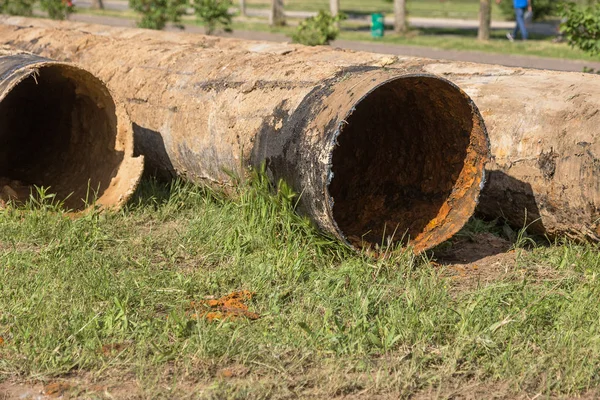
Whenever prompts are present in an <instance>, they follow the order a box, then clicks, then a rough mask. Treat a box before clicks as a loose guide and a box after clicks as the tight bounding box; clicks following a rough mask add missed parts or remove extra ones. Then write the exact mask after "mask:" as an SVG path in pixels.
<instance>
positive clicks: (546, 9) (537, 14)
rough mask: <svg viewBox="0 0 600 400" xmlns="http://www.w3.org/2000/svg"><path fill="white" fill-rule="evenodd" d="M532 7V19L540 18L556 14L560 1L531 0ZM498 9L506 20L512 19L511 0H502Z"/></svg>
mask: <svg viewBox="0 0 600 400" xmlns="http://www.w3.org/2000/svg"><path fill="white" fill-rule="evenodd" d="M531 3H532V4H531V6H532V7H533V19H534V20H536V21H537V20H541V19H544V18H545V17H549V16H556V15H558V13H559V10H560V3H559V1H557V0H531ZM500 10H501V11H502V14H503V15H504V16H505V17H506V19H507V20H511V21H514V19H515V9H514V8H513V2H512V0H502V1H501V2H500Z"/></svg>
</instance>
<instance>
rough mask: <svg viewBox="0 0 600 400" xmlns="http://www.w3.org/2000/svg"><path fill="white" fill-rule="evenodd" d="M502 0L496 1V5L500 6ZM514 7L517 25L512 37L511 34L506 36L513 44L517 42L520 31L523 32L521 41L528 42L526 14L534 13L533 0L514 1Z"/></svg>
mask: <svg viewBox="0 0 600 400" xmlns="http://www.w3.org/2000/svg"><path fill="white" fill-rule="evenodd" d="M501 1H502V0H496V3H498V4H500V2H501ZM513 7H514V8H515V17H516V19H517V24H516V25H515V29H514V30H513V33H512V35H511V34H510V32H509V33H507V34H506V37H507V38H508V40H510V41H511V42H512V41H513V40H515V38H516V37H517V34H518V33H519V31H521V39H523V40H527V28H526V27H525V13H526V12H528V13H530V14H531V13H533V8H532V7H531V0H513Z"/></svg>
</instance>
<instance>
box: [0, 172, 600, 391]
mask: <svg viewBox="0 0 600 400" xmlns="http://www.w3.org/2000/svg"><path fill="white" fill-rule="evenodd" d="M292 203H293V200H290V196H289V191H283V192H280V193H279V194H271V193H270V191H269V188H268V185H267V184H266V183H265V180H264V178H260V177H258V178H254V180H253V181H252V182H251V183H250V184H243V185H242V186H241V187H240V188H239V189H238V190H236V191H235V193H232V194H230V195H229V196H225V195H224V194H222V193H219V192H215V191H211V190H208V189H206V188H199V187H194V186H191V185H185V184H180V183H177V184H173V185H171V186H163V185H160V184H157V183H155V182H148V181H146V182H144V183H143V184H142V187H141V188H140V189H139V191H138V193H137V196H136V198H135V199H134V200H133V201H132V202H131V204H130V205H129V206H128V207H126V208H125V209H124V210H122V211H121V212H116V213H106V214H98V213H91V214H89V215H87V216H85V217H83V218H80V219H75V220H73V219H70V218H68V217H66V216H65V215H64V214H62V213H60V212H57V211H55V208H54V207H52V206H43V205H42V206H40V205H37V206H35V205H28V206H25V207H24V208H21V209H7V210H4V211H0V336H1V337H2V338H3V339H4V344H3V345H2V347H0V380H5V379H13V380H18V381H25V380H33V381H37V380H51V379H54V378H57V377H62V378H65V379H69V378H73V377H85V379H87V381H89V382H92V383H93V382H94V381H97V380H106V379H113V380H115V381H117V382H121V381H122V380H123V379H125V380H127V379H130V380H133V381H135V382H137V383H136V384H137V385H139V389H136V390H139V391H140V392H141V394H142V395H143V396H145V397H148V398H155V397H160V396H165V397H173V396H174V397H181V396H184V395H185V396H189V397H200V398H219V399H220V398H283V397H295V396H299V397H310V398H315V397H321V398H331V397H334V396H341V395H343V394H355V395H357V396H363V397H364V398H370V397H372V396H375V395H377V394H381V395H386V394H390V395H392V396H393V397H396V396H399V397H407V396H410V395H413V394H420V393H421V394H422V393H428V392H430V391H432V392H433V393H441V394H446V395H447V394H448V393H452V392H453V391H454V390H456V388H461V387H463V388H469V387H471V388H472V387H473V385H479V386H480V390H484V391H485V390H490V388H502V390H503V391H504V393H505V394H509V395H510V394H511V393H512V394H514V393H519V392H526V393H529V394H532V395H535V394H537V393H542V394H544V395H569V396H572V395H577V394H583V393H588V392H594V391H595V390H596V388H597V387H598V385H599V384H600V374H599V373H598V372H599V368H600V362H599V361H598V360H600V320H599V318H598V315H600V302H598V297H599V296H600V281H599V277H600V275H599V274H600V253H599V252H598V249H597V248H595V247H594V246H591V245H590V246H578V245H574V244H570V243H567V244H564V245H555V246H551V247H538V248H533V249H532V250H523V249H520V248H517V251H516V252H515V253H514V254H513V256H510V257H512V259H511V260H512V261H511V262H510V263H508V264H507V267H506V273H505V274H503V275H502V276H501V277H499V278H498V279H496V280H494V281H493V282H491V283H489V284H488V283H486V284H480V285H479V286H478V285H475V286H474V287H472V288H470V289H465V288H463V289H460V287H459V286H460V285H458V286H457V281H456V280H455V279H451V278H449V277H447V274H446V271H445V270H444V269H443V268H441V267H438V266H435V265H433V264H431V263H430V262H429V260H428V258H426V257H423V256H415V255H413V254H412V253H410V252H403V251H400V250H396V251H394V252H392V253H391V254H390V257H389V258H388V259H386V260H374V259H369V258H367V257H366V256H361V255H357V254H354V253H352V252H350V251H349V250H348V249H346V248H344V247H343V246H341V245H339V244H337V243H335V242H333V241H332V240H331V239H330V238H328V237H326V236H323V235H321V234H320V233H319V232H317V231H316V230H315V229H314V228H313V227H312V226H311V225H310V223H309V222H308V221H307V220H305V219H303V218H301V217H298V216H296V214H294V213H293V210H292ZM486 229H492V228H487V227H486V225H485V224H482V223H481V222H477V221H475V222H474V223H472V224H470V225H469V226H468V227H467V228H466V232H467V233H466V234H467V236H468V233H469V230H471V231H472V232H478V231H481V230H486ZM464 235H465V234H464V233H463V236H464ZM242 289H245V290H250V291H252V292H255V297H254V299H253V300H252V302H251V304H250V307H251V310H252V311H255V312H257V313H259V314H260V315H261V318H260V319H259V320H256V321H246V320H233V321H223V322H220V323H209V322H207V321H205V320H203V319H202V318H199V317H197V316H194V315H193V310H190V307H191V306H190V305H191V302H192V301H198V300H202V299H203V298H205V297H206V296H221V295H224V294H227V293H229V292H232V291H235V290H242ZM103 346H105V348H106V346H108V347H111V346H112V348H115V349H116V350H115V351H112V352H111V351H108V352H106V351H104V352H103V351H102V349H103ZM224 368H230V369H232V370H238V371H239V370H242V371H244V372H243V373H242V374H240V375H239V376H237V377H234V378H227V377H224V376H223V374H222V373H221V372H222V371H223V369H224ZM134 386H135V385H134ZM85 390H88V389H85ZM89 390H91V389H89ZM98 396H99V397H102V394H101V393H100V394H98ZM482 397H484V398H485V397H487V396H485V395H483V396H482Z"/></svg>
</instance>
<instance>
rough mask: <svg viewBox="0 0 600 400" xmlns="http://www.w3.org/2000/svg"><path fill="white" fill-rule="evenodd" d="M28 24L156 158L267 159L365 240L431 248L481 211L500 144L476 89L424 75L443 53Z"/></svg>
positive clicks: (224, 172) (243, 163)
mask: <svg viewBox="0 0 600 400" xmlns="http://www.w3.org/2000/svg"><path fill="white" fill-rule="evenodd" d="M11 21H12V22H11ZM16 21H18V22H15V19H10V20H8V22H9V23H11V24H13V25H0V35H1V37H2V38H3V40H5V41H6V42H8V43H10V44H11V45H12V46H17V47H19V48H22V49H26V50H28V51H32V52H34V53H37V54H41V55H44V56H47V57H59V58H61V59H63V60H69V61H75V62H77V63H80V64H81V65H84V66H85V67H86V68H89V69H91V71H92V72H94V73H95V74H96V75H97V76H99V77H101V78H102V79H104V80H106V81H107V83H108V85H109V87H110V88H111V89H112V90H113V91H114V92H116V93H117V94H118V95H119V98H120V99H122V101H123V102H124V103H125V106H126V108H127V111H128V112H129V113H130V115H131V118H132V120H133V123H134V130H135V134H136V143H137V145H139V147H138V151H139V152H140V153H143V154H145V155H146V157H147V159H148V163H149V164H150V165H151V168H154V169H157V170H160V171H168V172H169V173H170V174H172V175H178V176H182V177H184V178H186V179H190V180H192V181H194V182H205V183H206V182H208V183H211V184H217V185H227V184H230V183H231V174H232V173H233V174H237V175H243V174H245V173H246V169H247V167H249V166H258V165H260V164H261V163H263V162H265V163H266V170H267V174H268V175H269V177H270V178H271V179H272V180H273V181H277V180H278V179H284V180H286V181H287V182H288V183H290V184H291V185H292V187H293V188H294V189H295V191H297V192H298V193H299V194H300V195H301V196H300V206H301V210H302V211H303V212H305V213H306V214H307V215H308V216H310V217H311V219H312V220H313V221H314V222H315V223H316V224H317V225H318V226H319V227H320V228H321V229H323V230H325V231H327V232H330V233H331V234H333V235H334V236H336V237H337V238H338V239H340V240H342V241H344V242H345V243H347V244H350V245H352V246H354V247H360V246H362V245H365V244H366V245H373V244H378V243H382V242H384V241H389V240H392V241H398V240H407V239H410V240H411V243H412V244H413V245H414V247H415V250H416V251H422V250H426V249H428V248H431V247H433V246H435V245H437V244H439V243H441V242H442V241H444V240H446V239H447V238H449V237H450V236H451V235H452V234H454V233H455V232H457V231H458V230H459V229H460V228H461V227H462V226H463V225H464V223H465V222H466V221H467V220H468V219H469V217H470V216H471V214H472V213H473V210H474V208H475V205H476V203H477V199H478V194H479V191H480V188H481V186H482V183H483V180H484V176H483V166H484V164H485V162H486V161H487V159H488V155H489V147H488V142H487V136H486V132H485V127H484V126H483V123H482V119H481V116H480V115H479V112H478V110H477V107H476V106H475V105H474V103H473V102H472V101H471V100H470V99H469V97H468V96H467V95H466V94H465V93H464V92H463V91H461V90H460V89H459V88H458V87H457V86H455V85H453V84H452V83H450V82H449V81H447V80H444V79H440V78H438V77H436V76H434V75H432V74H428V73H425V72H424V71H425V69H424V67H425V66H426V65H427V64H429V63H432V62H433V61H431V60H423V59H413V58H407V59H402V60H401V65H400V68H399V69H398V68H394V69H386V68H383V67H385V66H387V65H390V64H392V63H398V62H399V60H398V59H397V58H396V57H389V56H380V55H374V54H368V53H354V52H349V51H341V50H332V49H330V48H316V49H315V48H307V47H303V46H297V45H288V44H283V45H282V44H269V43H260V42H248V41H240V40H230V39H216V38H209V37H204V36H190V35H177V34H173V33H166V34H163V33H156V32H148V31H144V30H135V29H131V30H125V29H113V28H107V27H98V26H93V25H90V26H82V24H76V26H77V28H78V29H80V30H79V31H76V30H69V29H67V28H68V27H69V25H68V24H65V23H53V22H47V21H38V20H23V19H18V20H16ZM5 22H7V20H5ZM25 25H27V26H28V27H25ZM38 25H39V27H38ZM81 30H84V31H85V32H82V31H81ZM163 35H164V36H163ZM177 38H179V40H178V39H177ZM177 41H179V42H180V43H177ZM347 159H353V160H355V162H347V161H345V160H347Z"/></svg>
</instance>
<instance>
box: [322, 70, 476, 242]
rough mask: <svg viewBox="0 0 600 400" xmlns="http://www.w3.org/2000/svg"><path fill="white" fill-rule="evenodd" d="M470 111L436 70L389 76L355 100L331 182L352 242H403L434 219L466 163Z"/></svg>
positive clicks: (342, 227)
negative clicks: (422, 74) (431, 74)
mask: <svg viewBox="0 0 600 400" xmlns="http://www.w3.org/2000/svg"><path fill="white" fill-rule="evenodd" d="M472 112H473V111H472V107H471V105H470V104H469V103H468V100H467V98H466V96H464V95H463V94H462V93H461V92H460V91H459V90H458V89H457V88H455V87H453V86H451V85H450V84H449V83H447V82H446V81H443V80H440V79H437V78H434V77H405V78H401V79H397V80H394V81H391V82H388V83H386V84H384V85H383V86H380V87H378V88H377V89H375V90H374V91H372V92H371V93H370V94H368V95H367V96H366V97H365V98H363V99H362V100H361V101H360V102H359V103H358V104H357V105H356V106H355V110H354V112H353V113H352V114H351V115H350V116H349V117H348V118H347V119H346V122H347V124H344V125H343V126H342V128H341V132H340V135H339V137H338V146H337V147H336V148H335V149H334V151H333V157H332V172H333V179H332V181H331V183H330V186H329V193H330V196H331V197H332V199H333V210H332V211H333V216H334V219H335V221H336V223H337V225H338V227H339V229H340V230H341V232H342V233H343V235H344V236H345V237H346V238H347V239H348V240H349V242H350V243H352V244H353V245H357V246H361V244H364V243H365V242H366V243H371V244H374V243H380V244H381V243H386V244H387V243H389V242H390V239H391V241H394V242H397V241H403V242H406V241H407V240H409V239H410V240H412V239H415V238H416V237H418V235H419V234H420V233H422V232H423V231H424V229H425V227H426V226H428V224H430V222H432V221H436V218H437V217H438V215H440V209H441V207H442V206H443V205H444V203H446V202H447V201H448V199H449V197H450V196H451V195H452V193H453V190H454V189H455V185H456V183H457V180H458V178H459V176H460V174H461V171H462V170H463V167H464V165H465V159H466V156H467V152H468V150H469V143H470V136H471V131H472V129H473V114H472ZM465 222H466V221H465ZM436 223H437V221H436ZM439 224H444V221H439Z"/></svg>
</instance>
